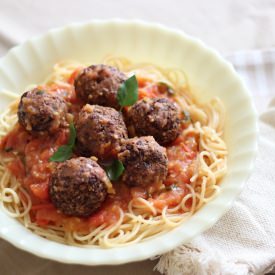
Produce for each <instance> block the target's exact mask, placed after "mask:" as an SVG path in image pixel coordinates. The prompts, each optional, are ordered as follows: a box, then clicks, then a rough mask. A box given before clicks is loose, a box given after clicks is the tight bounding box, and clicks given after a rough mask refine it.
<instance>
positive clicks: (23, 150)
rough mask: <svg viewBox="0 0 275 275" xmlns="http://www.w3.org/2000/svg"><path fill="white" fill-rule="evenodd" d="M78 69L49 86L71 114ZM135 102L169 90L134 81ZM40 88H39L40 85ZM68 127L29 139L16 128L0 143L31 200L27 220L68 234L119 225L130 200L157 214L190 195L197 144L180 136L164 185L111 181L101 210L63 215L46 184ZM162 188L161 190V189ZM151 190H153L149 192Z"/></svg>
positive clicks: (171, 148) (75, 107) (75, 106)
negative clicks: (111, 188)
mask: <svg viewBox="0 0 275 275" xmlns="http://www.w3.org/2000/svg"><path fill="white" fill-rule="evenodd" d="M78 72H79V69H77V70H76V71H75V72H73V73H72V75H71V76H70V77H69V79H68V84H70V85H72V86H71V88H69V87H68V86H64V87H62V86H57V85H51V86H50V87H47V89H49V88H50V91H51V92H52V93H57V94H59V95H60V96H62V97H64V99H65V100H67V101H68V102H69V103H70V108H71V111H72V112H73V113H77V112H78V111H79V110H80V108H81V107H82V106H83V103H82V102H81V101H79V100H78V99H77V97H76V95H75V91H74V88H73V82H74V79H75V77H76V76H77V74H78ZM138 85H139V99H142V98H144V97H152V98H153V97H165V96H169V98H171V94H169V93H167V91H168V90H167V89H168V87H167V86H163V85H164V84H159V83H153V82H152V81H150V80H148V79H141V78H140V79H138ZM41 88H43V86H41ZM68 137H69V129H61V130H60V131H59V132H58V133H56V134H55V135H43V136H39V135H38V136H32V135H30V134H29V133H28V132H27V131H25V130H24V129H23V128H22V127H21V126H19V125H18V124H17V125H16V126H15V128H14V129H13V130H12V131H11V132H10V133H8V134H7V135H6V136H5V137H4V138H3V139H2V140H1V141H0V150H1V152H2V155H3V156H7V157H10V158H12V159H13V160H12V161H11V162H10V163H9V164H8V166H7V168H8V169H9V170H10V172H11V173H12V174H13V175H14V176H15V177H16V178H17V180H18V181H19V182H20V183H21V184H22V186H23V187H24V188H25V189H26V191H27V192H28V194H29V195H30V197H31V200H32V208H31V212H30V215H31V219H32V221H33V222H35V223H37V224H38V225H39V226H42V227H47V226H48V225H56V226H59V225H63V226H64V227H65V229H66V230H75V231H78V232H84V233H85V232H88V231H89V230H90V229H91V228H95V227H97V226H100V225H102V224H106V225H110V224H113V223H115V222H117V221H118V219H119V217H120V209H122V210H123V211H125V212H126V211H127V209H128V204H129V202H130V201H131V200H132V199H133V198H143V199H147V200H148V201H150V202H151V203H152V204H153V205H154V206H155V208H156V209H157V210H159V211H161V210H162V209H163V208H164V207H173V206H176V205H177V204H178V203H180V201H181V200H182V198H183V197H184V196H185V195H186V194H187V193H188V192H189V191H188V189H187V188H186V184H188V183H189V182H190V178H191V177H192V175H193V174H194V171H195V169H196V157H197V152H198V148H197V147H198V146H197V143H196V140H195V138H194V137H192V136H187V137H184V136H183V135H180V136H179V137H178V138H177V139H176V140H175V141H174V142H173V144H172V145H170V146H169V147H167V155H168V160H169V164H168V176H167V179H166V180H165V182H164V185H160V184H158V185H156V186H154V187H151V188H150V189H149V188H142V187H132V188H130V187H128V186H126V185H124V184H122V183H119V182H117V183H114V189H115V194H114V195H109V196H108V198H107V199H106V201H105V202H104V204H103V205H102V207H101V208H100V210H99V211H97V212H96V213H95V214H93V215H91V216H90V217H88V218H76V217H68V216H65V215H63V214H61V213H60V212H59V211H58V210H57V209H56V208H55V207H54V206H53V204H52V203H51V201H50V198H49V192H48V189H49V180H50V176H51V174H52V172H53V169H54V168H55V165H56V163H54V162H50V161H49V158H50V157H51V156H52V155H53V154H54V152H55V151H56V150H57V149H58V147H59V146H61V145H64V144H66V143H67V141H68ZM160 187H161V188H160ZM152 190H153V191H152Z"/></svg>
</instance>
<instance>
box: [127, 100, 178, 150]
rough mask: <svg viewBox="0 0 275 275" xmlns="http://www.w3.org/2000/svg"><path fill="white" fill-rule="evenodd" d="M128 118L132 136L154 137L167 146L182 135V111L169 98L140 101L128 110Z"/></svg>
mask: <svg viewBox="0 0 275 275" xmlns="http://www.w3.org/2000/svg"><path fill="white" fill-rule="evenodd" d="M126 117H127V125H128V130H129V133H130V134H131V135H132V136H153V137H154V138H155V139H156V141H157V142H158V143H159V144H161V145H167V144H169V143H171V142H172V141H173V140H175V139H176V138H177V137H178V135H179V134H180V128H181V127H180V126H181V124H180V110H179V108H178V106H177V105H176V104H175V103H174V102H173V101H171V100H169V99H167V98H153V99H149V98H145V99H143V100H140V101H138V102H137V103H135V104H134V105H133V106H131V107H130V108H129V109H128V111H127V113H126Z"/></svg>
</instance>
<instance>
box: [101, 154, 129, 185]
mask: <svg viewBox="0 0 275 275" xmlns="http://www.w3.org/2000/svg"><path fill="white" fill-rule="evenodd" d="M124 169H125V168H124V165H123V163H122V162H121V161H120V160H117V159H116V160H114V161H113V163H112V164H111V165H109V166H107V167H106V168H105V171H106V173H107V175H108V177H109V179H110V180H111V181H116V180H118V179H119V177H120V176H121V175H122V173H123V171H124Z"/></svg>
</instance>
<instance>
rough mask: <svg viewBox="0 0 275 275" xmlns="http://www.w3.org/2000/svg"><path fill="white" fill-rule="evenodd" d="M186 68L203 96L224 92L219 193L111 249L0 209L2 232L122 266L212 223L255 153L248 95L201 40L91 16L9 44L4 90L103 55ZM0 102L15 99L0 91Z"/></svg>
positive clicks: (46, 252) (65, 256)
mask: <svg viewBox="0 0 275 275" xmlns="http://www.w3.org/2000/svg"><path fill="white" fill-rule="evenodd" d="M108 54H112V55H117V56H124V57H126V58H128V59H130V60H132V61H133V62H150V63H154V64H156V65H159V66H162V67H172V68H178V69H181V70H183V71H184V72H185V73H186V74H187V76H188V81H189V84H190V87H191V89H192V90H193V91H194V92H195V94H196V96H197V98H198V100H199V101H202V102H204V101H207V100H209V99H211V98H213V97H215V96H217V97H219V98H220V99H221V100H222V101H223V103H224V105H225V108H226V112H227V117H226V126H225V141H226V143H227V146H228V150H229V157H228V174H227V176H226V177H225V178H224V179H223V181H222V190H221V194H220V195H219V196H218V197H217V198H215V199H214V200H213V201H211V202H210V203H208V204H207V205H205V206H204V207H203V208H202V209H201V210H200V211H198V213H196V214H195V215H194V216H193V217H192V218H191V219H190V220H189V221H187V222H186V223H184V224H182V225H181V226H179V227H178V228H175V229H174V230H172V231H171V232H168V233H165V234H162V235H161V236H159V237H154V238H152V239H150V240H147V241H144V242H141V243H139V244H135V245H130V246H126V247H119V248H114V249H100V248H92V249H84V248H78V247H68V246H66V245H62V244H57V243H54V242H51V241H48V240H44V239H43V238H41V237H38V236H36V235H34V234H33V233H31V232H29V231H28V230H26V229H25V228H24V227H23V226H21V225H19V223H18V222H17V221H15V220H13V219H12V218H9V217H7V216H6V215H5V214H4V213H3V211H0V233H1V235H2V237H3V238H4V239H7V240H8V241H10V242H11V243H13V244H14V245H16V246H18V247H20V248H22V249H24V250H27V251H30V252H32V253H35V254H36V255H38V256H42V257H46V258H51V259H54V260H58V261H62V262H68V263H80V264H89V265H95V264H119V263H125V262H129V261H136V260H142V259H145V258H148V257H151V256H154V255H156V254H161V253H164V252H166V251H168V250H169V249H172V248H174V247H175V246H177V245H179V244H181V243H183V242H187V241H188V240H190V239H191V238H192V237H194V236H196V235H197V234H199V233H201V232H203V231H204V230H206V229H207V228H209V227H210V226H211V225H213V224H214V223H215V222H216V221H217V220H218V219H219V218H220V217H221V216H222V214H224V213H225V211H226V210H227V209H228V208H229V207H230V205H231V204H232V202H233V200H234V198H235V197H236V196H237V194H238V193H239V192H240V190H241V188H242V186H243V184H244V182H245V180H246V178H247V176H248V175H249V172H250V171H251V169H252V164H253V159H254V156H255V152H256V147H257V146H256V134H257V126H256V114H255V108H254V106H253V103H252V100H251V97H250V95H249V93H248V92H247V90H246V88H245V87H244V86H243V84H242V82H241V80H240V78H239V77H238V76H237V74H236V73H235V72H234V70H233V68H232V66H231V65H230V64H229V63H227V62H226V61H224V60H223V59H222V58H221V57H220V56H219V55H218V54H217V53H216V52H214V51H213V50H210V49H209V48H208V47H206V46H205V45H204V44H202V43H201V42H199V41H198V40H196V39H193V38H190V37H189V36H187V35H185V34H183V33H181V32H179V31H175V30H171V29H167V28H165V27H163V26H160V25H157V24H147V23H143V22H140V21H131V22H129V21H120V20H112V21H93V22H91V23H86V24H73V25H70V26H68V27H65V28H62V29H58V30H53V31H50V32H48V33H47V34H45V35H42V36H40V37H36V38H34V39H32V40H30V41H27V42H26V43H24V44H23V45H21V46H19V47H16V48H14V49H12V50H11V51H10V52H9V53H8V54H7V55H6V56H5V57H4V58H2V59H1V60H0V91H1V90H10V91H13V92H16V93H22V92H23V91H24V89H25V87H26V86H28V85H29V84H33V83H34V84H35V83H39V82H41V81H42V80H43V79H44V78H45V77H46V76H47V75H48V74H49V73H50V71H51V70H52V66H53V65H54V64H55V63H56V62H59V61H61V60H66V59H73V60H78V61H83V62H91V63H99V62H100V61H101V60H102V59H103V58H104V57H105V56H106V55H108ZM0 99H1V100H0V108H1V110H3V109H4V108H6V106H7V104H8V103H9V101H10V99H9V98H8V97H7V96H5V94H3V93H1V92H0Z"/></svg>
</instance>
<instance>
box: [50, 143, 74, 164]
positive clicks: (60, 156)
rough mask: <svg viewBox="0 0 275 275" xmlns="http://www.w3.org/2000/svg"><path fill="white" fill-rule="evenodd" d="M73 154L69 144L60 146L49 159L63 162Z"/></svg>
mask: <svg viewBox="0 0 275 275" xmlns="http://www.w3.org/2000/svg"><path fill="white" fill-rule="evenodd" d="M72 154H73V150H72V147H71V146H69V145H62V146H60V147H59V148H58V149H57V151H56V152H55V153H54V154H53V155H52V156H51V157H50V161H54V162H63V161H65V160H67V159H69V158H70V157H71V156H72Z"/></svg>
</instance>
